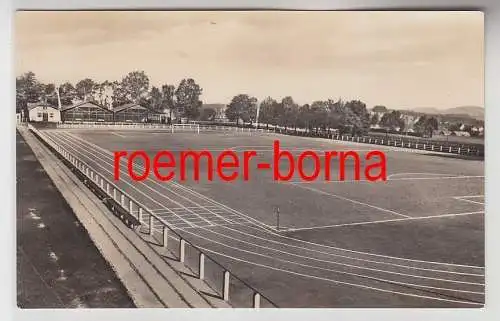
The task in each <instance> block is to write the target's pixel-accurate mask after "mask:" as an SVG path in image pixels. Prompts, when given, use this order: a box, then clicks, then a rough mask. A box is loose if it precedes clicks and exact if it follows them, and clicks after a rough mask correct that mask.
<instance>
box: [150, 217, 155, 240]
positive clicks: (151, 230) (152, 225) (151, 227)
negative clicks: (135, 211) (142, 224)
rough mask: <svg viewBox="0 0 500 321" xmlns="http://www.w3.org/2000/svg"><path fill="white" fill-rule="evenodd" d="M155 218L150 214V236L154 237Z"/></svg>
mask: <svg viewBox="0 0 500 321" xmlns="http://www.w3.org/2000/svg"><path fill="white" fill-rule="evenodd" d="M154 219H155V218H154V216H153V215H152V214H151V213H149V235H151V236H153V233H154V223H155V221H154Z"/></svg>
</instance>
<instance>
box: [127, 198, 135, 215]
mask: <svg viewBox="0 0 500 321" xmlns="http://www.w3.org/2000/svg"><path fill="white" fill-rule="evenodd" d="M133 205H134V203H133V202H132V200H129V201H128V211H129V213H130V214H131V215H132V210H133Z"/></svg>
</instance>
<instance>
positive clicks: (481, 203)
mask: <svg viewBox="0 0 500 321" xmlns="http://www.w3.org/2000/svg"><path fill="white" fill-rule="evenodd" d="M454 199H456V200H457V201H462V202H467V203H472V204H479V205H484V203H483V202H477V201H471V200H468V199H465V198H460V197H454Z"/></svg>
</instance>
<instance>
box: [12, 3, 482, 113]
mask: <svg viewBox="0 0 500 321" xmlns="http://www.w3.org/2000/svg"><path fill="white" fill-rule="evenodd" d="M14 23H15V25H14V46H15V49H14V50H15V52H14V57H15V61H14V63H15V70H16V76H19V75H21V74H22V73H24V72H27V71H33V72H34V73H35V74H36V75H37V78H38V79H39V80H40V81H42V82H44V83H56V84H60V83H63V82H66V81H70V82H72V83H73V84H75V83H76V82H78V81H79V80H81V79H84V78H92V79H94V80H96V81H104V80H109V81H113V80H121V79H122V78H123V77H124V76H125V75H126V74H127V73H128V72H130V71H134V70H143V71H145V72H146V74H147V75H148V76H149V79H150V84H151V85H155V86H161V85H163V84H174V85H177V84H178V83H179V82H180V80H181V79H183V78H189V77H190V78H193V79H195V81H196V82H197V83H199V84H200V86H201V87H202V88H203V95H202V97H201V99H202V100H203V101H204V102H205V103H228V102H229V101H230V100H231V98H232V97H233V96H235V95H237V94H249V95H252V96H255V97H257V99H258V100H262V99H264V98H265V97H267V96H271V97H273V98H275V99H278V100H279V99H281V98H282V97H284V96H292V97H293V98H294V100H295V101H296V102H298V103H301V104H304V103H310V102H312V101H314V100H324V99H329V98H331V99H338V98H342V99H345V100H350V99H360V100H362V101H363V102H365V103H366V104H367V107H369V108H370V107H373V106H374V105H385V106H387V107H388V108H391V109H411V108H419V107H433V108H438V109H445V108H451V107H457V106H465V105H467V106H470V105H473V106H484V97H483V96H484V92H483V91H484V89H483V88H484V20H483V15H482V13H480V12H437V11H434V12H431V11H428V12H403V11H398V12H389V11H385V12H365V11H360V12H341V11H330V12H318V11H316V12H304V11H267V12H266V11H248V12H245V11H233V12H223V11H211V12H210V11H205V12H203V11H186V12H180V11H178V12H175V11H157V12H154V11H151V12H148V11H137V12H134V11H111V12H106V11H89V12H81V11H66V12H64V11H60V12H50V11H46V12H43V11H38V12H17V13H16V16H15V22H14Z"/></svg>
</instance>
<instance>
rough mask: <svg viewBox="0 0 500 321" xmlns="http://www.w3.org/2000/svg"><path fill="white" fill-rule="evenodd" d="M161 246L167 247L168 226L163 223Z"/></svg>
mask: <svg viewBox="0 0 500 321" xmlns="http://www.w3.org/2000/svg"><path fill="white" fill-rule="evenodd" d="M162 245H163V247H164V248H167V246H168V227H167V226H166V225H163V244H162Z"/></svg>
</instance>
